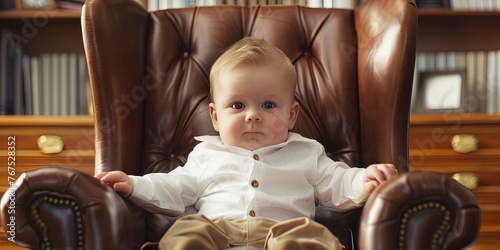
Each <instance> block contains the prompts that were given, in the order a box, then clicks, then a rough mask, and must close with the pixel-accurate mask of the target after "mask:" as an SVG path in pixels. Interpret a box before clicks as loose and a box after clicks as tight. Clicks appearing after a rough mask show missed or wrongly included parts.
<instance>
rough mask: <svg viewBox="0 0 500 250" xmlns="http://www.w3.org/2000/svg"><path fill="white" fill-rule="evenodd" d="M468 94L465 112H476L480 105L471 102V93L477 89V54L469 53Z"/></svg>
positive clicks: (467, 63) (467, 70) (467, 56)
mask: <svg viewBox="0 0 500 250" xmlns="http://www.w3.org/2000/svg"><path fill="white" fill-rule="evenodd" d="M465 75H466V89H467V90H466V93H469V95H468V96H467V100H466V104H467V106H466V107H465V110H464V112H476V111H477V108H478V105H477V104H475V103H474V102H472V101H469V96H470V93H471V92H474V91H475V89H476V87H475V85H476V52H475V51H468V52H467V53H466V73H465Z"/></svg>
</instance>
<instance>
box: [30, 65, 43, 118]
mask: <svg viewBox="0 0 500 250" xmlns="http://www.w3.org/2000/svg"><path fill="white" fill-rule="evenodd" d="M30 59H31V91H32V95H31V96H32V101H31V103H32V105H33V115H41V114H42V109H41V107H42V103H41V101H42V98H41V95H42V91H41V87H42V86H40V83H41V82H42V79H41V77H42V75H41V69H40V64H39V63H38V57H37V56H32V57H31V58H30Z"/></svg>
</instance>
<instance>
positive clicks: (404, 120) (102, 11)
mask: <svg viewBox="0 0 500 250" xmlns="http://www.w3.org/2000/svg"><path fill="white" fill-rule="evenodd" d="M82 18H83V19H82V20H83V22H82V27H83V32H84V44H85V50H86V54H87V60H88V64H89V73H90V81H91V86H92V94H93V102H94V113H95V117H96V119H95V123H96V124H95V130H96V172H100V171H110V170H123V171H125V172H126V173H129V174H135V175H143V174H146V173H150V172H168V171H170V170H171V169H173V168H175V167H177V166H179V165H183V164H184V162H185V160H186V157H187V155H188V154H189V152H190V151H191V150H192V148H193V147H194V146H195V144H196V142H195V141H194V139H193V137H194V136H197V135H203V134H215V131H214V130H213V128H212V124H211V122H210V117H209V113H208V104H209V102H210V98H209V79H208V75H209V72H210V67H211V65H212V63H213V62H214V61H215V60H216V59H217V57H218V56H219V55H220V54H221V52H222V51H223V50H224V49H225V48H226V47H228V46H229V45H231V44H233V43H234V42H236V41H237V40H239V39H241V38H243V37H245V36H255V37H259V38H263V39H265V40H266V41H268V42H269V43H271V44H272V45H275V46H277V47H278V48H280V49H281V50H282V51H283V52H284V53H285V54H286V55H287V56H288V57H289V58H290V59H291V60H292V62H293V63H294V65H295V68H296V71H297V75H298V82H297V89H296V99H297V101H298V102H299V104H300V106H301V112H300V115H299V119H298V121H297V124H296V126H295V128H294V131H296V132H298V133H300V134H302V135H304V136H306V137H310V138H314V139H316V140H318V141H319V142H321V143H322V144H323V145H324V146H325V150H326V152H327V154H328V156H329V157H331V158H332V159H334V160H339V161H345V162H347V163H348V164H350V165H351V166H356V167H366V166H368V165H369V164H372V163H380V162H385V163H393V164H395V165H396V166H397V168H398V170H399V171H400V172H406V171H407V169H408V160H407V158H408V146H407V136H408V135H407V134H408V120H409V105H410V97H411V89H412V80H413V71H414V60H415V49H416V33H417V32H416V31H417V12H416V5H415V3H414V0H376V1H374V0H368V1H365V2H364V3H363V4H362V5H360V6H358V7H356V9H354V10H346V9H326V8H306V7H299V6H258V7H240V6H215V7H196V8H184V9H168V10H161V11H156V12H152V13H148V12H147V11H146V10H145V9H144V8H143V7H142V6H141V5H140V4H138V3H137V2H136V1H134V0H88V1H87V3H86V5H85V7H84V10H83V15H82Z"/></svg>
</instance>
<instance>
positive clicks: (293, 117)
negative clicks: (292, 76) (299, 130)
mask: <svg viewBox="0 0 500 250" xmlns="http://www.w3.org/2000/svg"><path fill="white" fill-rule="evenodd" d="M299 111H300V105H299V103H298V102H293V104H292V108H291V109H290V120H288V129H293V127H294V126H295V122H297V117H298V116H299Z"/></svg>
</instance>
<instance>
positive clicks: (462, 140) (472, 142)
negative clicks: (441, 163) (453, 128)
mask: <svg viewBox="0 0 500 250" xmlns="http://www.w3.org/2000/svg"><path fill="white" fill-rule="evenodd" d="M451 146H452V148H453V150H454V151H455V152H457V153H464V154H465V153H470V152H474V151H476V150H477V149H478V140H477V138H476V137H475V136H474V135H455V136H453V138H452V139H451Z"/></svg>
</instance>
